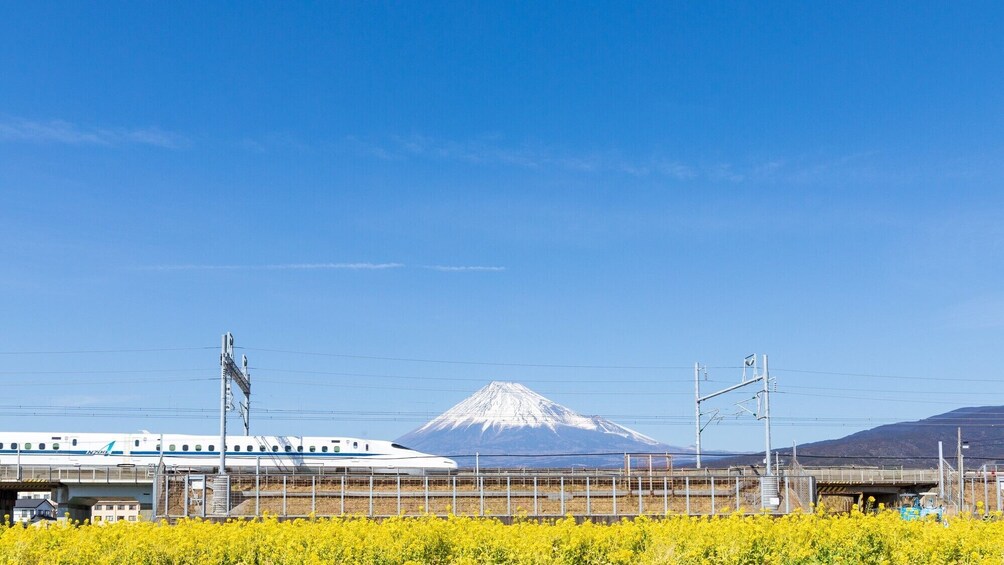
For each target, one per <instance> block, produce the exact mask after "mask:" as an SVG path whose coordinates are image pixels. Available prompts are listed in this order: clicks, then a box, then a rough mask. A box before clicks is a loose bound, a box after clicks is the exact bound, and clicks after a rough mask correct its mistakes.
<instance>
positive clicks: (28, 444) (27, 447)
mask: <svg viewBox="0 0 1004 565" xmlns="http://www.w3.org/2000/svg"><path fill="white" fill-rule="evenodd" d="M24 449H25V451H27V450H29V449H31V444H30V443H26V444H24Z"/></svg>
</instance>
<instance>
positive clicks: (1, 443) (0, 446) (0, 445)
mask: <svg viewBox="0 0 1004 565" xmlns="http://www.w3.org/2000/svg"><path fill="white" fill-rule="evenodd" d="M0 449H3V442H2V441H0Z"/></svg>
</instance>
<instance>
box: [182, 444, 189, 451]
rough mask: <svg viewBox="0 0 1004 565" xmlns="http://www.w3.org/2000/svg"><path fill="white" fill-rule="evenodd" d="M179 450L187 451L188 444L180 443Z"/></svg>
mask: <svg viewBox="0 0 1004 565" xmlns="http://www.w3.org/2000/svg"><path fill="white" fill-rule="evenodd" d="M181 450H182V451H188V444H187V443H183V444H181Z"/></svg>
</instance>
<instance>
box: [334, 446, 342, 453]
mask: <svg viewBox="0 0 1004 565" xmlns="http://www.w3.org/2000/svg"><path fill="white" fill-rule="evenodd" d="M341 450H342V446H340V445H336V446H335V453H338V452H339V451H341Z"/></svg>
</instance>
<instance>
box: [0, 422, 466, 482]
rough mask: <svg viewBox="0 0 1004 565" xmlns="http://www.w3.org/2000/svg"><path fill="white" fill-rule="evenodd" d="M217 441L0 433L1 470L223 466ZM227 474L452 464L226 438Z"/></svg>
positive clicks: (285, 440)
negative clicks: (26, 467)
mask: <svg viewBox="0 0 1004 565" xmlns="http://www.w3.org/2000/svg"><path fill="white" fill-rule="evenodd" d="M219 448H220V437H219V436H200V435H180V434H154V433H150V432H145V431H144V432H139V433H135V434H121V433H118V434H116V433H43V432H0V464H3V465H12V464H20V465H54V466H55V465H58V466H76V465H80V466H110V465H115V466H121V467H128V466H141V465H159V464H161V463H163V465H164V466H165V468H167V469H177V468H181V469H188V468H193V469H194V468H208V467H218V466H219V460H220V451H219ZM226 465H227V469H228V470H230V471H234V472H254V470H255V468H256V467H258V468H267V469H269V470H271V471H273V472H275V471H279V472H282V471H288V472H292V471H294V470H307V469H324V470H337V471H346V472H365V473H406V474H426V473H449V472H452V471H455V470H456V469H457V463H456V462H455V461H453V460H452V459H448V458H445V457H440V456H437V455H430V454H427V453H420V452H418V451H415V450H413V449H409V448H407V447H404V446H403V445H398V444H396V443H391V442H389V441H381V440H372V439H359V438H350V437H309V436H227V456H226Z"/></svg>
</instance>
